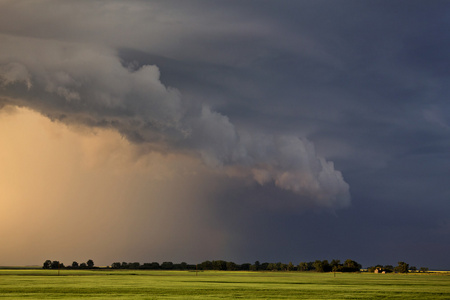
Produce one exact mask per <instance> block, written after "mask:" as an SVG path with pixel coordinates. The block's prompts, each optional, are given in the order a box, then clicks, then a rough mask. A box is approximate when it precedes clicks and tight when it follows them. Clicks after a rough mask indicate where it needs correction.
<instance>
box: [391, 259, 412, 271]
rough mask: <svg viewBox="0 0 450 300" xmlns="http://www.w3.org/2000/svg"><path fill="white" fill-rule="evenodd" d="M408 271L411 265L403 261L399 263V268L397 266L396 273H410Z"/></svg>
mask: <svg viewBox="0 0 450 300" xmlns="http://www.w3.org/2000/svg"><path fill="white" fill-rule="evenodd" d="M408 269H409V264H407V263H405V262H403V261H399V262H398V266H396V267H395V268H394V271H395V272H397V273H408Z"/></svg>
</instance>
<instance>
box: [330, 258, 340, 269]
mask: <svg viewBox="0 0 450 300" xmlns="http://www.w3.org/2000/svg"><path fill="white" fill-rule="evenodd" d="M330 267H331V271H333V272H339V271H341V270H342V264H341V261H340V260H339V259H333V260H332V261H331V262H330Z"/></svg>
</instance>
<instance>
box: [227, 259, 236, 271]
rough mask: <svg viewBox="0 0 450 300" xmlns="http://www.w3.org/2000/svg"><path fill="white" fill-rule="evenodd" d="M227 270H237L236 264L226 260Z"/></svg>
mask: <svg viewBox="0 0 450 300" xmlns="http://www.w3.org/2000/svg"><path fill="white" fill-rule="evenodd" d="M227 270H228V271H236V270H237V265H236V264H235V263H234V262H232V261H228V262H227Z"/></svg>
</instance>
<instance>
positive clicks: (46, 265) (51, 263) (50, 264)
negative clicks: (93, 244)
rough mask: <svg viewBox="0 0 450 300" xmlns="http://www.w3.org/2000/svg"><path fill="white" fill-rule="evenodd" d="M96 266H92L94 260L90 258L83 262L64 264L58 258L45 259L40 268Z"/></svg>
mask: <svg viewBox="0 0 450 300" xmlns="http://www.w3.org/2000/svg"><path fill="white" fill-rule="evenodd" d="M95 268H97V267H94V261H93V260H92V259H90V260H88V261H87V262H85V263H84V262H83V263H80V264H78V262H76V261H74V262H72V265H70V266H65V265H64V264H63V263H62V262H59V261H58V260H54V261H51V260H49V259H47V260H46V261H45V262H44V264H43V266H42V269H58V270H59V269H95Z"/></svg>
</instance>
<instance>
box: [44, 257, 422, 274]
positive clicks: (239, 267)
mask: <svg viewBox="0 0 450 300" xmlns="http://www.w3.org/2000/svg"><path fill="white" fill-rule="evenodd" d="M42 268H43V269H58V270H59V269H99V267H95V266H94V261H93V260H92V259H89V260H88V261H87V262H85V263H84V262H83V263H80V264H78V262H76V261H74V262H72V264H71V265H69V266H65V265H64V264H63V263H60V262H59V261H57V260H54V261H51V260H46V261H45V262H44V264H43V266H42ZM106 268H112V269H130V270H181V271H183V270H191V271H193V270H198V271H203V270H205V271H207V270H215V271H302V272H306V271H315V272H359V271H361V268H362V267H361V265H360V264H359V263H357V262H356V261H354V260H351V259H347V260H345V261H344V262H343V263H341V261H340V260H338V259H333V260H332V261H331V262H329V261H328V260H316V261H313V262H312V261H311V262H301V263H299V264H298V265H294V264H293V263H292V262H289V263H288V264H284V263H281V262H277V263H268V262H264V263H260V262H259V261H256V262H255V263H254V264H250V263H244V264H236V263H234V262H231V261H225V260H213V261H209V260H207V261H204V262H202V263H200V264H188V263H185V262H182V263H172V262H163V263H161V264H160V263H158V262H152V263H144V264H141V263H139V262H128V263H127V262H114V263H113V264H111V266H108V267H106ZM367 271H368V272H374V273H391V272H395V273H408V272H417V271H419V272H427V271H428V268H424V267H422V268H420V270H417V268H416V267H410V266H409V264H407V263H405V262H402V261H400V262H398V266H396V267H394V266H391V265H385V266H382V265H376V266H372V267H369V268H368V269H367Z"/></svg>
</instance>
